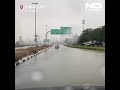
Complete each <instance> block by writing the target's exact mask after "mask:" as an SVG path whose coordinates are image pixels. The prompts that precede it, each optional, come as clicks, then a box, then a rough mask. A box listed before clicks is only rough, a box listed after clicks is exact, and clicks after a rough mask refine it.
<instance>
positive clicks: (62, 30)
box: [51, 27, 72, 35]
mask: <svg viewBox="0 0 120 90" xmlns="http://www.w3.org/2000/svg"><path fill="white" fill-rule="evenodd" d="M71 30H72V27H61V28H60V29H51V34H54V35H63V34H71V33H72V32H71Z"/></svg>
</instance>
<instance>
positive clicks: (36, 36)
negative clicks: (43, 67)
mask: <svg viewBox="0 0 120 90" xmlns="http://www.w3.org/2000/svg"><path fill="white" fill-rule="evenodd" d="M32 4H34V5H35V39H34V41H35V46H37V34H36V4H38V3H32Z"/></svg>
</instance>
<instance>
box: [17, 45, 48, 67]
mask: <svg viewBox="0 0 120 90" xmlns="http://www.w3.org/2000/svg"><path fill="white" fill-rule="evenodd" d="M48 48H49V47H48ZM48 48H45V49H43V50H41V51H38V52H37V53H35V54H33V55H29V56H26V57H23V58H22V59H21V60H19V61H18V62H16V63H15V67H16V66H18V65H19V64H22V63H23V62H25V61H27V60H29V59H31V58H33V57H35V56H37V55H39V54H40V53H42V52H44V51H45V50H46V49H48Z"/></svg>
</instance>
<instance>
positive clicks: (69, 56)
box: [15, 46, 105, 88]
mask: <svg viewBox="0 0 120 90" xmlns="http://www.w3.org/2000/svg"><path fill="white" fill-rule="evenodd" d="M86 84H87V85H88V86H104V85H105V53H104V52H100V51H93V50H85V49H76V48H69V47H65V46H60V48H59V49H55V48H54V46H53V47H51V48H49V49H47V50H46V51H44V52H42V53H41V54H39V55H38V56H35V57H33V58H31V59H30V60H28V61H26V62H24V63H22V64H20V65H19V66H17V67H15V88H35V87H53V86H54V87H55V86H84V85H86Z"/></svg>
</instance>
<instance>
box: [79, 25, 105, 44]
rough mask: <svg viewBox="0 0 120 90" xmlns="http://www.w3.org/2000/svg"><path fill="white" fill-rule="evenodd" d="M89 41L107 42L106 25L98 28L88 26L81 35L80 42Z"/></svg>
mask: <svg viewBox="0 0 120 90" xmlns="http://www.w3.org/2000/svg"><path fill="white" fill-rule="evenodd" d="M88 41H98V42H99V43H102V42H103V41H104V42H105V25H104V26H101V27H99V28H96V29H92V28H87V29H85V30H83V31H82V34H81V35H80V37H79V40H78V44H83V43H84V42H88Z"/></svg>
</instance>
